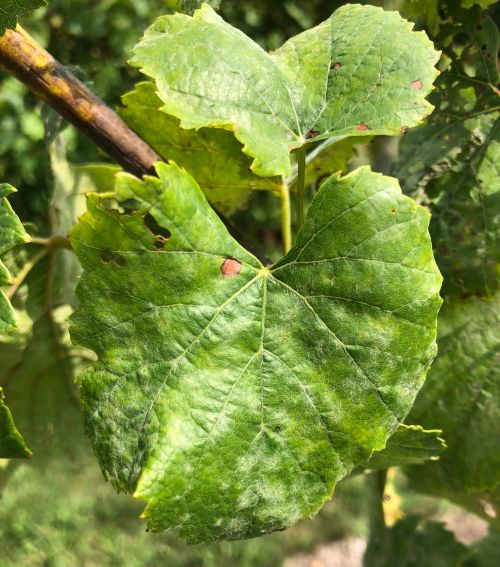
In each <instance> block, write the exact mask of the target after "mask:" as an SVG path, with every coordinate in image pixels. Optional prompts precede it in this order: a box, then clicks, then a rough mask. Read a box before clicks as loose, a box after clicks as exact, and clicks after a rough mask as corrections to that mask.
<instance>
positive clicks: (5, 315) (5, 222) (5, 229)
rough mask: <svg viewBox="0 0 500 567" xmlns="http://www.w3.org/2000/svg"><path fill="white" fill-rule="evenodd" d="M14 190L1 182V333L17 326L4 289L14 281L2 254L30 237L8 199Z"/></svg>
mask: <svg viewBox="0 0 500 567" xmlns="http://www.w3.org/2000/svg"><path fill="white" fill-rule="evenodd" d="M14 191H15V189H14V187H11V186H10V185H5V184H0V333H4V332H7V331H12V330H13V329H15V326H16V319H15V316H14V310H13V309H12V305H11V304H10V301H9V300H8V299H7V297H6V296H5V294H4V292H3V291H2V286H6V285H10V284H11V283H12V278H11V275H10V273H9V271H8V270H7V268H6V267H5V265H4V264H3V263H2V256H3V255H4V254H5V253H6V252H8V251H9V250H11V249H12V248H14V247H15V246H17V245H18V244H22V243H23V242H26V241H27V240H28V239H29V237H28V235H27V234H26V231H25V230H24V227H23V225H22V223H21V221H20V220H19V218H18V216H17V215H16V213H15V212H14V211H13V210H12V207H11V206H10V204H9V202H8V201H7V195H10V194H11V193H13V192H14Z"/></svg>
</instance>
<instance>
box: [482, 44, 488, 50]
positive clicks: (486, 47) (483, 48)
mask: <svg viewBox="0 0 500 567" xmlns="http://www.w3.org/2000/svg"><path fill="white" fill-rule="evenodd" d="M487 49H488V46H487V45H486V43H483V45H481V51H486V50H487Z"/></svg>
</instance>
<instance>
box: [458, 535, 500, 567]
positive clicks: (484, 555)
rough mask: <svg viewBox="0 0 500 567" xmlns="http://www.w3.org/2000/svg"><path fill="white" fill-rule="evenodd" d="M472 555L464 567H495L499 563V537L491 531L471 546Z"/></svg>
mask: <svg viewBox="0 0 500 567" xmlns="http://www.w3.org/2000/svg"><path fill="white" fill-rule="evenodd" d="M471 549H472V555H471V557H470V558H469V559H468V560H467V561H466V562H465V565H466V567H496V566H497V565H498V564H499V563H500V535H499V533H498V531H493V530H492V531H491V532H490V533H489V534H488V535H487V536H486V537H485V538H483V539H481V540H479V541H477V542H476V543H474V545H472V546H471Z"/></svg>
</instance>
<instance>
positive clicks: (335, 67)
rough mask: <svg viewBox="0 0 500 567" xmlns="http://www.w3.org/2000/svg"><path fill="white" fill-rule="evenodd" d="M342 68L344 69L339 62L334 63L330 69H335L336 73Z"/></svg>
mask: <svg viewBox="0 0 500 567" xmlns="http://www.w3.org/2000/svg"><path fill="white" fill-rule="evenodd" d="M341 67H342V63H339V62H338V61H337V62H336V63H332V64H331V65H330V69H335V71H336V70H337V69H340V68H341Z"/></svg>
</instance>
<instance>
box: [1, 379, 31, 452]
mask: <svg viewBox="0 0 500 567" xmlns="http://www.w3.org/2000/svg"><path fill="white" fill-rule="evenodd" d="M28 457H31V451H30V450H29V449H28V447H26V443H25V442H24V439H23V437H22V435H21V434H20V433H19V431H18V429H17V427H16V426H15V424H14V420H13V419H12V414H11V413H10V410H9V408H8V407H7V406H6V405H5V402H4V395H3V390H2V388H0V459H16V458H24V459H26V458H28Z"/></svg>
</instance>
